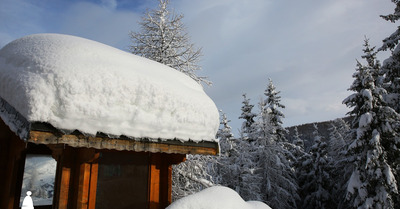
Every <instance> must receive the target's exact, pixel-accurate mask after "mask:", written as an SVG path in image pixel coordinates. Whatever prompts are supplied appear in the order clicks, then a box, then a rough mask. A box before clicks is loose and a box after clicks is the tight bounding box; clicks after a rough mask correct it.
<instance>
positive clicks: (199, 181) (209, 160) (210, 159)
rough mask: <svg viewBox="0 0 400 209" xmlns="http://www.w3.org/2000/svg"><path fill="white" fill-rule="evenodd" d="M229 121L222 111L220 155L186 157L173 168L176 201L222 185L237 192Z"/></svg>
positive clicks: (233, 148) (236, 175) (237, 172)
mask: <svg viewBox="0 0 400 209" xmlns="http://www.w3.org/2000/svg"><path fill="white" fill-rule="evenodd" d="M229 122H230V120H228V119H227V117H226V114H225V113H222V112H221V121H220V128H219V129H218V132H217V138H218V139H219V144H220V148H221V150H220V155H219V156H205V155H190V154H189V155H187V159H186V161H185V162H183V163H180V164H178V165H174V167H173V172H172V199H173V200H177V199H180V198H182V197H185V196H187V195H190V194H194V193H197V192H199V191H201V190H203V189H205V188H207V187H210V186H214V185H215V184H221V185H224V186H228V187H231V188H233V189H235V185H236V184H237V183H238V176H239V172H240V171H237V170H235V166H236V165H235V160H236V159H235V157H236V155H237V154H236V153H237V151H235V150H236V148H237V146H236V144H235V143H236V142H235V139H234V137H233V134H232V131H231V127H230V126H229V124H228V123H229Z"/></svg>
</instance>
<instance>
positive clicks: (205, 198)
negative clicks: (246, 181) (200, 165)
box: [167, 186, 271, 209]
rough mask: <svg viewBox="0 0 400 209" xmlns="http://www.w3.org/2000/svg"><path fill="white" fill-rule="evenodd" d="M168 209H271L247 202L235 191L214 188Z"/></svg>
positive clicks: (258, 203)
mask: <svg viewBox="0 0 400 209" xmlns="http://www.w3.org/2000/svg"><path fill="white" fill-rule="evenodd" d="M167 209H271V208H270V207H269V206H268V205H266V204H264V203H263V202H259V201H248V202H245V201H244V200H243V199H242V198H241V197H240V196H239V194H238V193H236V192H235V191H234V190H232V189H230V188H228V187H223V186H214V187H210V188H207V189H204V190H203V191H201V192H198V193H196V194H192V195H189V196H187V197H184V198H182V199H179V200H177V201H175V202H173V203H172V204H171V205H170V206H168V207H167Z"/></svg>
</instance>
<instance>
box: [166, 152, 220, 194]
mask: <svg viewBox="0 0 400 209" xmlns="http://www.w3.org/2000/svg"><path fill="white" fill-rule="evenodd" d="M214 161H215V157H214V156H207V155H187V157H186V161H185V162H183V163H180V164H178V165H173V169H172V200H173V201H175V200H178V199H181V198H182V197H185V196H187V195H191V194H194V193H197V192H199V191H201V190H203V189H205V188H208V187H211V186H214V182H213V176H212V175H211V174H210V173H213V172H210V170H213V169H215V168H214Z"/></svg>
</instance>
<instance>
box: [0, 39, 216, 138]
mask: <svg viewBox="0 0 400 209" xmlns="http://www.w3.org/2000/svg"><path fill="white" fill-rule="evenodd" d="M0 97H2V98H3V99H4V100H6V101H7V102H8V103H9V104H10V105H11V106H13V107H14V108H15V109H16V110H17V111H18V112H19V113H21V114H22V115H23V116H24V117H25V118H26V119H27V120H28V121H30V122H48V123H50V124H52V125H53V126H55V127H56V128H59V129H63V130H75V129H77V130H79V131H81V132H84V133H88V134H96V132H103V133H107V134H111V135H117V136H119V135H125V136H128V137H148V138H154V139H157V138H161V139H174V138H176V139H179V140H183V141H187V140H192V141H203V140H204V141H214V140H215V134H216V132H217V129H218V125H219V115H218V111H217V108H216V106H215V104H214V102H213V101H212V100H211V99H210V98H209V97H208V96H207V95H206V94H205V93H204V91H203V89H202V87H201V86H200V85H199V84H198V83H196V82H195V81H194V80H192V79H191V78H189V77H188V76H186V75H184V74H183V73H180V72H178V71H176V70H174V69H172V68H169V67H167V66H165V65H162V64H159V63H156V62H153V61H151V60H148V59H145V58H142V57H139V56H135V55H133V54H130V53H127V52H124V51H121V50H119V49H116V48H113V47H110V46H107V45H104V44H101V43H98V42H95V41H91V40H87V39H83V38H79V37H74V36H69V35H61V34H36V35H29V36H26V37H23V38H20V39H17V40H15V41H13V42H11V43H9V44H8V45H6V46H4V47H3V48H2V49H1V50H0ZM4 121H6V120H4Z"/></svg>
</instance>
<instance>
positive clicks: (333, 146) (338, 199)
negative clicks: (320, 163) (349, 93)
mask: <svg viewBox="0 0 400 209" xmlns="http://www.w3.org/2000/svg"><path fill="white" fill-rule="evenodd" d="M329 131H330V133H329V141H328V144H329V146H328V156H329V158H330V159H331V160H330V161H329V163H330V164H329V167H330V169H331V172H330V177H331V181H330V182H332V183H331V187H330V191H331V197H332V199H333V202H334V203H336V204H337V205H338V207H337V208H350V206H349V205H348V202H346V201H345V200H346V191H347V181H348V179H349V178H350V176H351V172H352V170H353V164H352V163H349V162H350V160H349V158H348V157H347V156H346V153H347V147H348V140H346V139H347V138H349V137H348V135H349V134H351V133H350V127H349V126H348V124H347V123H346V122H345V121H344V120H343V119H341V118H339V119H336V120H335V121H334V122H333V123H332V127H331V128H330V129H329Z"/></svg>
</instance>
